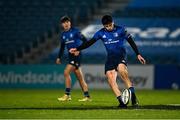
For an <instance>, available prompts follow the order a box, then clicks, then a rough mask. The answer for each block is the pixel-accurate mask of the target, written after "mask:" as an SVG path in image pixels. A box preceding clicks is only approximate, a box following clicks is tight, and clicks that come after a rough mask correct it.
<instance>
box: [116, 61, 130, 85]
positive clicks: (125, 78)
mask: <svg viewBox="0 0 180 120" xmlns="http://www.w3.org/2000/svg"><path fill="white" fill-rule="evenodd" d="M117 70H118V72H119V74H120V77H121V79H122V80H123V81H124V83H125V85H126V87H127V88H130V87H132V83H131V81H130V79H129V77H128V71H127V66H126V65H124V64H119V65H118V68H117Z"/></svg>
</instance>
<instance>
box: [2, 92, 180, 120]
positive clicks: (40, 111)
mask: <svg viewBox="0 0 180 120" xmlns="http://www.w3.org/2000/svg"><path fill="white" fill-rule="evenodd" d="M90 93H91V96H92V99H93V101H91V102H85V103H84V102H78V99H79V98H82V97H83V95H82V92H81V90H73V91H72V93H71V95H72V101H69V102H59V101H58V100H57V97H59V96H61V95H63V90H33V89H28V90H27V89H26V90H23V89H22V90H19V89H18V90H17V89H15V90H13V89H10V90H5V89H1V90H0V118H1V119H4V118H10V119H11V118H18V119H20V118H23V119H26V118H31V119H35V118H36V119H37V118H41V119H49V118H57V119H74V118H76V119H80V118H81V119H120V118H123V119H126V118H128V119H132V118H136V119H146V118H152V119H164V118H168V119H172V118H173V119H175V118H176V119H180V91H178V90H177V91H176V90H174V91H173V90H172V91H170V90H154V91H152V90H138V91H137V96H138V98H139V101H140V107H139V108H138V109H133V108H131V107H128V109H119V108H117V107H116V106H117V105H118V102H117V100H116V98H115V96H114V95H113V93H112V91H111V90H110V89H109V90H93V89H91V90H90Z"/></svg>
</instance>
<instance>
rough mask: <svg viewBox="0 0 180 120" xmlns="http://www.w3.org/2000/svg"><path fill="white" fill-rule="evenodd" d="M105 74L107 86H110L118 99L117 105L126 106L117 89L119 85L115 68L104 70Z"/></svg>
mask: <svg viewBox="0 0 180 120" xmlns="http://www.w3.org/2000/svg"><path fill="white" fill-rule="evenodd" d="M106 76H107V78H108V83H109V86H110V87H111V89H112V90H113V92H114V94H115V95H116V97H117V99H118V101H119V107H121V108H126V107H127V106H126V105H125V104H124V103H123V102H122V98H121V91H120V90H119V87H118V85H117V82H116V78H117V72H116V71H115V70H109V71H107V72H106Z"/></svg>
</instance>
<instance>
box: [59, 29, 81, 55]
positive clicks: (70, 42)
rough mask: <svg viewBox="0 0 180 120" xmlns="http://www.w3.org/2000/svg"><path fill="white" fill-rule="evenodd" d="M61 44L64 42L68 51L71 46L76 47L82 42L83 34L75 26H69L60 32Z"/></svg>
mask: <svg viewBox="0 0 180 120" xmlns="http://www.w3.org/2000/svg"><path fill="white" fill-rule="evenodd" d="M60 38H61V44H64V45H65V46H66V48H67V49H68V51H69V50H70V49H71V48H76V47H78V46H80V45H81V44H82V39H83V35H82V34H81V32H80V31H79V30H78V29H77V28H74V27H72V28H70V30H68V31H64V32H62V34H61V37H60Z"/></svg>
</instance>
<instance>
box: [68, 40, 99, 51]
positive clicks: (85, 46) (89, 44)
mask: <svg viewBox="0 0 180 120" xmlns="http://www.w3.org/2000/svg"><path fill="white" fill-rule="evenodd" d="M95 42H96V40H95V39H91V40H89V41H87V42H83V44H82V45H80V46H79V47H77V48H71V49H70V50H69V52H70V53H72V54H76V52H78V51H81V50H83V49H86V48H88V47H90V46H91V45H93V44H94V43H95Z"/></svg>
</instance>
